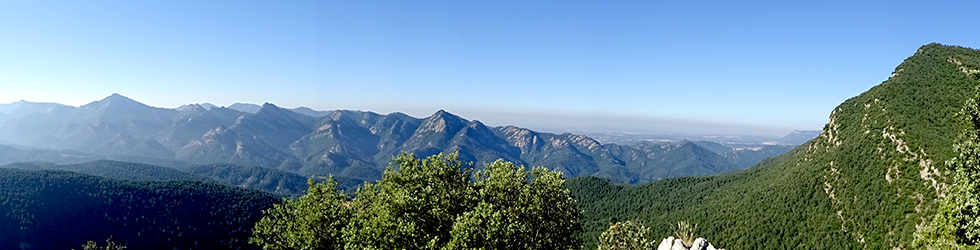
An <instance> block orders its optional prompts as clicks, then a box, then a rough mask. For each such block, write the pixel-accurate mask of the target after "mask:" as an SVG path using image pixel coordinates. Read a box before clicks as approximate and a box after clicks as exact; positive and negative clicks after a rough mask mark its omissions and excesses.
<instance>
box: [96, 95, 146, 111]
mask: <svg viewBox="0 0 980 250" xmlns="http://www.w3.org/2000/svg"><path fill="white" fill-rule="evenodd" d="M109 106H120V107H147V108H149V107H150V106H148V105H146V104H143V103H141V102H138V101H136V100H133V99H131V98H129V97H125V96H123V95H120V94H118V93H112V95H109V96H107V97H106V98H102V100H98V101H94V102H91V103H89V104H85V105H83V106H82V107H81V108H105V107H109Z"/></svg>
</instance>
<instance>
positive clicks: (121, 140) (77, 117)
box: [54, 94, 177, 157]
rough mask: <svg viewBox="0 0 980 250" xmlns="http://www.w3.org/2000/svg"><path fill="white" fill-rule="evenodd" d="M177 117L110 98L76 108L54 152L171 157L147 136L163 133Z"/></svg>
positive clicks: (135, 102)
mask: <svg viewBox="0 0 980 250" xmlns="http://www.w3.org/2000/svg"><path fill="white" fill-rule="evenodd" d="M176 113H177V111H175V110H172V109H163V108H154V107H150V106H147V105H145V104H142V103H140V102H137V101H134V100H132V99H129V98H127V97H125V96H122V95H119V94H112V95H111V96H109V97H106V98H105V99H102V100H100V101H96V102H92V103H89V104H86V105H83V106H81V107H79V108H78V110H77V111H76V112H74V113H73V114H72V116H71V117H69V118H68V120H67V121H66V123H65V125H64V127H63V128H62V129H61V131H59V135H58V137H59V138H61V141H60V143H58V144H56V145H55V146H54V148H56V149H74V150H81V151H87V152H91V153H96V154H103V155H110V154H130V155H143V156H154V157H173V153H172V152H170V151H169V150H167V149H166V148H165V147H163V146H162V145H160V144H159V143H157V142H156V141H153V140H151V139H149V136H148V135H152V134H156V133H157V132H159V131H161V130H163V129H165V128H166V126H167V125H169V124H170V123H171V120H172V119H173V117H174V115H175V114H176Z"/></svg>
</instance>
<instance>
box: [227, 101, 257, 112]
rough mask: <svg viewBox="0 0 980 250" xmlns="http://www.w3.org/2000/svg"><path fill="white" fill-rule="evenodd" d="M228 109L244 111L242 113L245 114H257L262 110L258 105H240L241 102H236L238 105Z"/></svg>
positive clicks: (235, 104)
mask: <svg viewBox="0 0 980 250" xmlns="http://www.w3.org/2000/svg"><path fill="white" fill-rule="evenodd" d="M228 108H229V109H234V110H238V111H242V112H245V113H250V114H255V113H256V112H259V110H260V109H262V106H259V105H256V104H251V103H240V102H236V103H234V104H232V105H231V106H228Z"/></svg>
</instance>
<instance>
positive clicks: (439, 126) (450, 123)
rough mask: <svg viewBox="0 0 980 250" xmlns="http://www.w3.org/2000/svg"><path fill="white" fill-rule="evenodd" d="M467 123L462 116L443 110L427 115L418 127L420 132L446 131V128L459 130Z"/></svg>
mask: <svg viewBox="0 0 980 250" xmlns="http://www.w3.org/2000/svg"><path fill="white" fill-rule="evenodd" d="M466 123H468V122H467V121H466V120H465V119H463V118H462V117H459V116H456V115H454V114H451V113H449V112H446V111H445V110H441V109H440V110H439V111H436V113H435V114H432V115H431V116H429V117H427V118H426V119H425V121H423V122H422V125H421V126H420V127H419V130H420V131H421V132H427V131H433V132H446V130H447V128H448V129H450V130H453V131H456V130H459V129H460V128H462V127H464V126H466Z"/></svg>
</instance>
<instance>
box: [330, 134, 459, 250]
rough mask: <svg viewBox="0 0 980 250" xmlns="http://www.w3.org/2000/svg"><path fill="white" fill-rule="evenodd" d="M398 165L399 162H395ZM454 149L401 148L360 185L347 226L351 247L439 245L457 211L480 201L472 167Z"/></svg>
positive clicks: (433, 247) (381, 247)
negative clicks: (417, 152)
mask: <svg viewBox="0 0 980 250" xmlns="http://www.w3.org/2000/svg"><path fill="white" fill-rule="evenodd" d="M395 166H397V168H396V167H395ZM462 166H463V164H462V163H461V162H460V161H459V160H458V157H457V155H456V154H452V155H449V156H448V157H444V156H443V155H442V154H439V155H436V156H431V157H428V158H425V159H417V158H415V157H414V156H413V155H407V154H402V155H401V156H399V157H397V158H395V160H394V163H393V164H392V166H389V167H388V168H387V169H385V172H384V173H383V174H382V177H381V180H379V181H378V182H377V184H368V183H366V184H365V185H364V186H363V187H361V188H360V189H358V190H357V192H356V193H355V195H356V196H357V198H356V199H355V200H354V202H353V204H354V206H353V208H354V209H355V210H356V211H358V213H357V214H356V215H355V216H354V218H353V220H352V221H351V223H350V225H349V226H348V227H347V228H345V229H344V239H345V240H346V241H347V242H346V246H347V248H348V249H440V248H442V247H443V246H445V245H446V243H448V242H449V240H450V239H451V238H452V237H451V235H450V231H451V230H452V228H453V223H454V222H455V220H456V217H457V216H458V215H461V214H463V213H464V212H466V211H467V210H470V209H471V208H473V207H474V206H475V205H476V204H477V200H476V195H475V193H474V190H473V188H472V186H471V184H470V173H471V171H472V170H471V169H469V168H465V169H464V168H462Z"/></svg>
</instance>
